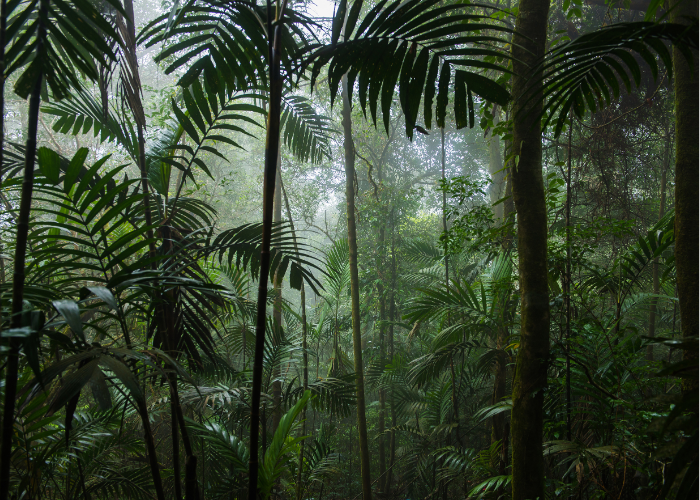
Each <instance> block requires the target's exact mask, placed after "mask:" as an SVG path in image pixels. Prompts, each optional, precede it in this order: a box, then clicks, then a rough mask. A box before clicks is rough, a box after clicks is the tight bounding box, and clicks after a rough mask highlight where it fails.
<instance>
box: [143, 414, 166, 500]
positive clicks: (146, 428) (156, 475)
mask: <svg viewBox="0 0 700 500" xmlns="http://www.w3.org/2000/svg"><path fill="white" fill-rule="evenodd" d="M137 409H138V412H139V416H140V417H141V422H142V425H143V435H144V441H145V442H146V451H147V453H148V463H149V465H150V466H151V471H152V475H153V486H154V487H155V490H156V498H158V500H165V492H164V490H163V481H162V479H161V477H160V466H159V464H158V455H157V454H156V445H155V443H156V440H155V437H154V436H153V430H152V429H151V421H150V420H149V419H148V408H147V407H146V401H145V400H143V401H141V402H139V403H137ZM154 471H155V472H154Z"/></svg>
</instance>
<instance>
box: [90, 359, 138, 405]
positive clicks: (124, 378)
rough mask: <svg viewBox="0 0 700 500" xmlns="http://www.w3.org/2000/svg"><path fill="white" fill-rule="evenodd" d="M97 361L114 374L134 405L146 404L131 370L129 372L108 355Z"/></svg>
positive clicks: (123, 365)
mask: <svg viewBox="0 0 700 500" xmlns="http://www.w3.org/2000/svg"><path fill="white" fill-rule="evenodd" d="M99 361H100V364H101V365H102V366H104V367H105V368H106V369H108V370H109V371H111V372H112V373H114V375H116V377H117V378H118V379H119V380H121V382H122V384H124V387H126V389H127V390H128V391H129V393H130V394H131V397H133V398H134V401H136V403H138V404H144V403H145V402H146V399H145V398H144V395H143V392H142V391H141V386H140V385H139V382H138V380H137V379H136V376H134V374H133V373H132V372H131V370H129V368H128V367H127V366H126V365H125V364H124V363H123V362H122V361H120V360H118V359H116V358H113V357H112V356H108V355H105V356H101V357H100V359H99Z"/></svg>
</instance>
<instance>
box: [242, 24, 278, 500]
mask: <svg viewBox="0 0 700 500" xmlns="http://www.w3.org/2000/svg"><path fill="white" fill-rule="evenodd" d="M268 21H269V22H268V33H272V20H271V19H269V20H268ZM279 21H281V20H279V19H278V24H277V25H276V26H275V28H274V37H273V38H272V45H271V46H270V61H269V64H270V107H269V112H268V115H267V138H266V143H265V171H264V177H263V234H262V244H261V250H260V277H259V280H258V302H257V312H256V321H255V354H254V358H253V387H252V388H251V398H250V399H251V402H250V461H249V463H248V500H256V499H257V497H258V461H259V459H258V455H259V451H260V450H259V449H258V443H259V435H258V432H259V430H260V392H261V390H262V369H263V354H264V350H265V321H266V317H267V311H266V305H267V281H268V279H269V278H270V240H271V237H272V207H273V200H274V196H275V177H276V176H277V175H276V174H277V155H278V154H279V140H280V117H281V112H280V111H281V104H282V77H281V75H280V55H281V54H280V53H281V48H282V32H281V27H280V24H279ZM268 36H269V35H268Z"/></svg>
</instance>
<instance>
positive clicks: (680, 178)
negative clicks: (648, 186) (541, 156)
mask: <svg viewBox="0 0 700 500" xmlns="http://www.w3.org/2000/svg"><path fill="white" fill-rule="evenodd" d="M672 16H673V21H674V22H676V23H683V24H689V21H690V19H691V18H696V19H697V17H698V3H697V1H696V0H681V1H680V2H679V3H678V4H677V5H676V7H675V8H674V9H673V11H672ZM693 66H694V67H691V66H690V65H689V64H688V61H686V59H685V57H683V54H682V53H681V52H680V51H679V50H678V49H677V48H675V47H674V49H673V75H674V91H675V95H676V103H675V108H676V109H675V112H676V191H675V195H676V207H675V210H676V220H675V235H676V247H675V257H676V275H677V277H678V278H677V279H678V303H679V305H680V311H681V332H682V335H683V338H688V337H697V336H698V314H700V311H698V300H699V299H698V163H699V162H698V54H697V52H695V54H694V62H693ZM685 356H686V359H693V358H694V359H697V357H698V353H697V351H690V350H688V351H685ZM683 390H684V391H693V390H695V391H697V390H698V383H697V379H695V380H692V379H684V387H683Z"/></svg>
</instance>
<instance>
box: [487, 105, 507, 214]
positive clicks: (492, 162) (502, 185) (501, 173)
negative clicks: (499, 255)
mask: <svg viewBox="0 0 700 500" xmlns="http://www.w3.org/2000/svg"><path fill="white" fill-rule="evenodd" d="M500 121H501V110H500V109H499V108H498V106H496V105H494V107H493V125H494V127H495V126H496V125H498V124H499V123H500ZM488 144H489V175H490V176H491V186H490V188H489V199H490V200H491V205H492V208H493V218H494V219H495V221H496V224H501V223H502V222H503V219H504V217H503V215H504V204H503V203H499V204H498V205H495V206H494V205H493V204H494V203H496V202H497V201H498V200H500V199H501V198H503V197H504V196H505V190H506V172H505V170H504V169H503V156H502V152H501V138H500V137H499V136H498V135H493V131H489V133H488Z"/></svg>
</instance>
